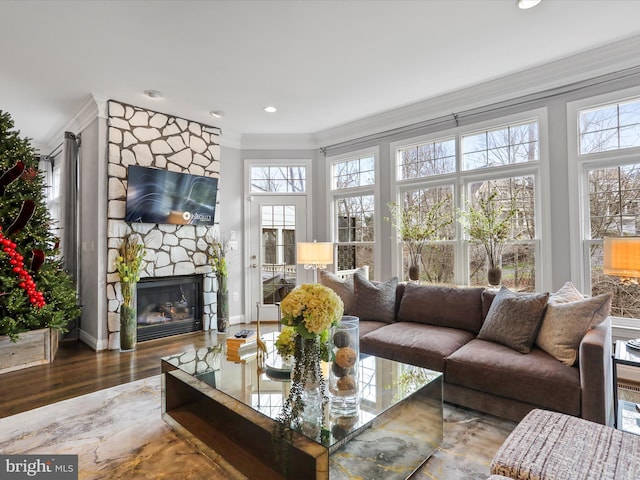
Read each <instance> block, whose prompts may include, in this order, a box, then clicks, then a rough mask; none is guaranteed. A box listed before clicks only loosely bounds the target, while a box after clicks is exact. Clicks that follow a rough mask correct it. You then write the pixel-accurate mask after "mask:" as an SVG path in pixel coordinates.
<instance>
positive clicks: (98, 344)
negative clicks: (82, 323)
mask: <svg viewBox="0 0 640 480" xmlns="http://www.w3.org/2000/svg"><path fill="white" fill-rule="evenodd" d="M80 341H81V342H82V343H86V344H87V345H89V346H90V347H91V348H93V349H94V350H95V351H96V352H97V351H99V350H106V349H107V348H109V341H108V340H98V339H97V338H96V337H94V336H93V335H90V334H88V333H87V332H86V331H84V330H80Z"/></svg>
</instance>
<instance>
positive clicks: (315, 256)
mask: <svg viewBox="0 0 640 480" xmlns="http://www.w3.org/2000/svg"><path fill="white" fill-rule="evenodd" d="M297 248H298V263H300V264H303V265H324V266H327V265H330V264H332V263H333V243H331V242H299V243H298V246H297Z"/></svg>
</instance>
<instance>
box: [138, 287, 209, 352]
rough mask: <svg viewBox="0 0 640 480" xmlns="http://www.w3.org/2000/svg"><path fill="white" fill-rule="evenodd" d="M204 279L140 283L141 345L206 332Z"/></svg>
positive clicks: (139, 334)
mask: <svg viewBox="0 0 640 480" xmlns="http://www.w3.org/2000/svg"><path fill="white" fill-rule="evenodd" d="M202 287H203V276H202V275H189V276H180V277H157V278H142V279H140V281H139V282H138V288H137V296H138V301H137V306H138V330H137V334H138V335H137V337H138V342H144V341H145V340H153V339H156V338H162V337H169V336H171V335H178V334H181V333H189V332H195V331H197V330H202V317H203V288H202Z"/></svg>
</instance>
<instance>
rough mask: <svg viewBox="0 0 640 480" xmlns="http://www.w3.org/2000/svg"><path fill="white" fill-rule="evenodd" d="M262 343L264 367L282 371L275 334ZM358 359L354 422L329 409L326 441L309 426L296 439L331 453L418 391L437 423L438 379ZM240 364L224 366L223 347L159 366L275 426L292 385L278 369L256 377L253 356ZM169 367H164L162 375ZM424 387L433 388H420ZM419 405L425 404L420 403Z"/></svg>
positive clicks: (427, 373) (404, 366)
mask: <svg viewBox="0 0 640 480" xmlns="http://www.w3.org/2000/svg"><path fill="white" fill-rule="evenodd" d="M262 338H263V340H264V341H265V343H266V344H267V349H268V353H269V356H268V358H267V361H266V362H265V363H266V364H267V365H273V364H276V365H280V363H279V362H278V361H277V360H276V359H275V358H274V357H275V356H277V353H276V351H275V346H274V343H275V339H276V338H277V333H270V334H266V335H263V337H262ZM361 357H362V358H361V361H360V362H359V365H360V376H359V378H360V392H361V400H360V408H359V411H358V414H357V415H356V416H354V417H339V418H332V417H331V415H330V412H329V408H328V406H327V409H326V411H325V412H326V414H325V419H326V423H327V426H328V428H329V430H330V435H329V438H324V439H322V440H320V435H318V431H316V430H314V429H313V427H311V428H308V426H307V428H301V429H299V432H300V433H302V434H303V435H305V436H307V437H308V438H310V439H311V440H314V441H316V442H318V443H321V444H322V445H323V446H325V447H326V448H329V449H330V451H332V450H334V449H336V448H339V447H340V446H341V445H343V444H344V443H345V442H347V441H348V440H349V439H351V438H352V437H353V436H355V435H358V434H359V433H360V432H362V431H363V430H364V429H366V428H369V427H370V426H371V425H372V422H374V421H375V420H376V418H377V417H379V416H381V415H382V414H383V413H385V412H386V411H388V410H389V409H391V408H392V407H394V408H395V407H396V406H398V404H400V403H403V402H404V401H405V399H407V398H409V397H412V394H414V393H415V392H417V391H418V390H421V391H422V392H423V393H422V396H423V397H425V394H424V392H425V391H427V390H428V391H429V392H432V393H429V394H427V395H426V398H428V400H427V401H428V402H431V400H432V402H431V403H433V405H434V406H436V407H439V409H440V418H439V422H440V423H441V421H442V417H441V407H442V374H441V373H439V372H434V371H431V370H428V369H425V368H421V367H416V366H412V365H407V364H403V363H400V362H395V361H392V360H387V359H383V358H379V357H374V356H365V355H362V356H361ZM241 358H242V360H241V361H232V360H228V359H227V353H226V351H225V348H224V345H217V346H214V347H208V348H202V349H199V350H195V351H190V352H185V353H182V354H177V355H172V356H168V357H164V358H163V359H162V362H163V363H164V364H167V365H170V366H172V367H174V368H177V369H180V370H182V371H184V372H185V373H188V374H189V375H191V376H194V377H195V378H197V379H198V380H200V381H201V382H203V383H204V384H206V385H208V386H210V387H214V388H215V389H217V390H218V391H221V392H223V393H225V394H226V395H229V396H230V397H232V398H234V399H236V400H237V401H240V402H242V403H244V404H245V405H247V406H249V407H251V408H252V409H253V410H255V411H258V412H260V413H262V414H263V415H266V416H267V417H269V418H271V419H274V420H275V419H276V418H277V416H278V414H279V413H280V411H281V409H282V406H283V404H284V401H285V399H286V398H287V396H288V394H289V389H290V383H291V382H290V380H289V378H288V376H287V375H286V374H285V375H283V373H282V372H281V368H277V369H275V370H271V371H259V370H258V364H257V360H256V354H255V351H253V352H249V353H245V354H243V355H242V356H241ZM236 359H237V357H234V360H236ZM167 365H164V366H163V371H165V370H166V367H167ZM323 369H324V370H325V374H326V373H327V370H328V364H327V365H323ZM325 378H326V375H325ZM427 386H431V388H429V389H424V388H423V387H427ZM421 402H423V403H424V400H421ZM407 405H408V404H407ZM411 408H414V407H411ZM406 409H407V410H408V409H409V407H406ZM436 410H437V408H436ZM411 415H413V413H411ZM408 421H409V422H410V421H411V420H408Z"/></svg>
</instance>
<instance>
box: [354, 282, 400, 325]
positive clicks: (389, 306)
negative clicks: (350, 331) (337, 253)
mask: <svg viewBox="0 0 640 480" xmlns="http://www.w3.org/2000/svg"><path fill="white" fill-rule="evenodd" d="M397 286H398V277H393V278H390V279H389V280H387V281H386V282H380V283H375V284H374V283H371V282H370V281H369V280H368V279H367V278H366V277H365V276H364V275H363V274H362V273H361V272H356V273H355V275H354V276H353V292H354V299H353V304H352V306H351V315H355V316H356V317H360V320H361V321H362V320H376V321H379V322H386V323H391V322H393V321H394V320H395V317H396V288H397Z"/></svg>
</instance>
